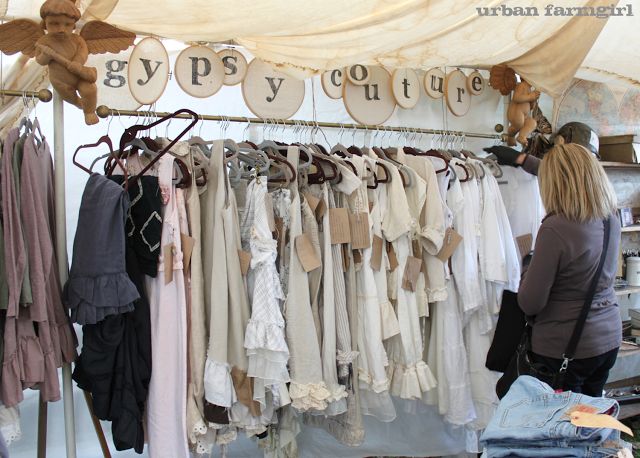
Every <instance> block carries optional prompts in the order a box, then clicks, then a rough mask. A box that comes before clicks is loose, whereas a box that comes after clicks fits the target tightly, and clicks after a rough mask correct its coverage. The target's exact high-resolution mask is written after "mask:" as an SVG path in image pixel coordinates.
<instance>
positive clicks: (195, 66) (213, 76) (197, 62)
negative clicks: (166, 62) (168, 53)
mask: <svg viewBox="0 0 640 458" xmlns="http://www.w3.org/2000/svg"><path fill="white" fill-rule="evenodd" d="M174 72H175V75H176V81H178V84H179V85H180V87H181V88H182V90H183V91H184V92H186V93H187V94H189V95H191V96H193V97H198V98H201V99H202V98H205V97H211V96H212V95H213V94H215V93H216V92H218V91H219V90H220V88H221V87H222V83H223V82H224V64H223V63H222V59H221V58H220V56H218V54H216V52H215V51H214V50H213V49H211V48H208V47H206V46H190V47H188V48H186V49H184V50H183V51H182V52H181V53H180V54H178V58H177V59H176V65H175V70H174Z"/></svg>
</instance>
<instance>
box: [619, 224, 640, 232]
mask: <svg viewBox="0 0 640 458" xmlns="http://www.w3.org/2000/svg"><path fill="white" fill-rule="evenodd" d="M639 231H640V224H634V225H633V226H627V227H623V228H622V232H639Z"/></svg>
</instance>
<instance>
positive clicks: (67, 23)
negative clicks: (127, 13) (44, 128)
mask: <svg viewBox="0 0 640 458" xmlns="http://www.w3.org/2000/svg"><path fill="white" fill-rule="evenodd" d="M80 16H81V15H80V10H78V8H77V7H76V6H75V3H74V2H73V1H72V0H46V1H45V2H44V3H43V4H42V7H41V8H40V17H41V18H42V22H41V23H40V24H38V23H37V22H34V21H31V20H29V19H16V20H14V21H10V22H7V23H6V24H2V25H0V51H2V52H4V53H6V54H15V53H17V52H22V53H24V54H26V55H28V56H30V57H35V59H36V61H37V62H38V63H39V64H40V65H47V66H48V67H49V79H50V81H51V85H52V86H53V88H54V89H55V90H56V91H58V93H59V94H60V95H61V97H62V98H63V99H64V100H65V101H67V102H69V103H71V104H72V105H75V106H77V107H78V108H80V109H82V111H83V112H84V119H85V122H86V123H87V124H96V123H97V122H98V116H97V115H96V113H95V111H96V103H97V87H96V79H97V71H96V69H95V67H87V66H85V63H86V62H87V58H88V56H89V54H102V53H105V52H110V53H117V52H120V51H123V50H125V49H127V48H128V47H129V46H131V45H132V44H133V41H134V39H135V37H136V36H135V34H134V33H131V32H125V31H123V30H120V29H118V28H116V27H113V26H111V25H109V24H107V23H105V22H101V21H90V22H87V23H86V24H85V25H84V27H82V30H81V31H80V33H79V34H75V33H74V29H75V26H76V22H78V20H79V19H80Z"/></svg>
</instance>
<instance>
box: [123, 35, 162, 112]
mask: <svg viewBox="0 0 640 458" xmlns="http://www.w3.org/2000/svg"><path fill="white" fill-rule="evenodd" d="M128 79H129V81H128V83H129V89H130V90H131V95H133V98H134V99H136V100H137V101H138V103H140V104H141V105H150V104H152V103H154V102H155V101H156V100H158V99H159V98H160V96H161V95H162V93H163V92H164V90H165V88H166V87H167V82H168V81H169V55H168V54H167V50H166V49H165V48H164V46H163V44H162V43H161V42H160V40H157V39H155V38H151V37H147V38H145V39H143V40H142V41H140V43H138V44H137V45H136V47H135V48H134V50H133V52H132V53H131V58H130V59H129V69H128Z"/></svg>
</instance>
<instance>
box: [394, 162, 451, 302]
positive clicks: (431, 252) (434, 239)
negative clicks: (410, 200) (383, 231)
mask: <svg viewBox="0 0 640 458" xmlns="http://www.w3.org/2000/svg"><path fill="white" fill-rule="evenodd" d="M397 159H398V160H399V161H400V162H402V163H405V164H407V165H408V166H409V167H411V168H412V169H413V170H414V171H415V172H416V173H417V174H418V175H419V176H420V178H421V179H422V180H424V182H425V184H426V194H425V200H424V204H423V206H422V208H421V209H420V214H419V219H418V223H419V228H418V237H419V240H420V243H421V244H422V248H423V251H422V259H423V261H424V264H425V267H426V291H427V298H428V301H429V302H436V301H443V300H445V299H446V298H447V287H446V285H445V270H444V263H443V262H442V261H440V259H438V258H437V257H436V255H437V254H438V252H440V250H441V249H442V243H443V241H444V233H445V221H444V212H443V209H442V200H441V195H440V188H439V187H438V178H437V177H436V171H435V168H434V166H433V162H432V161H431V160H429V158H428V157H421V156H412V155H410V154H405V153H404V152H403V151H402V149H398V155H397Z"/></svg>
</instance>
